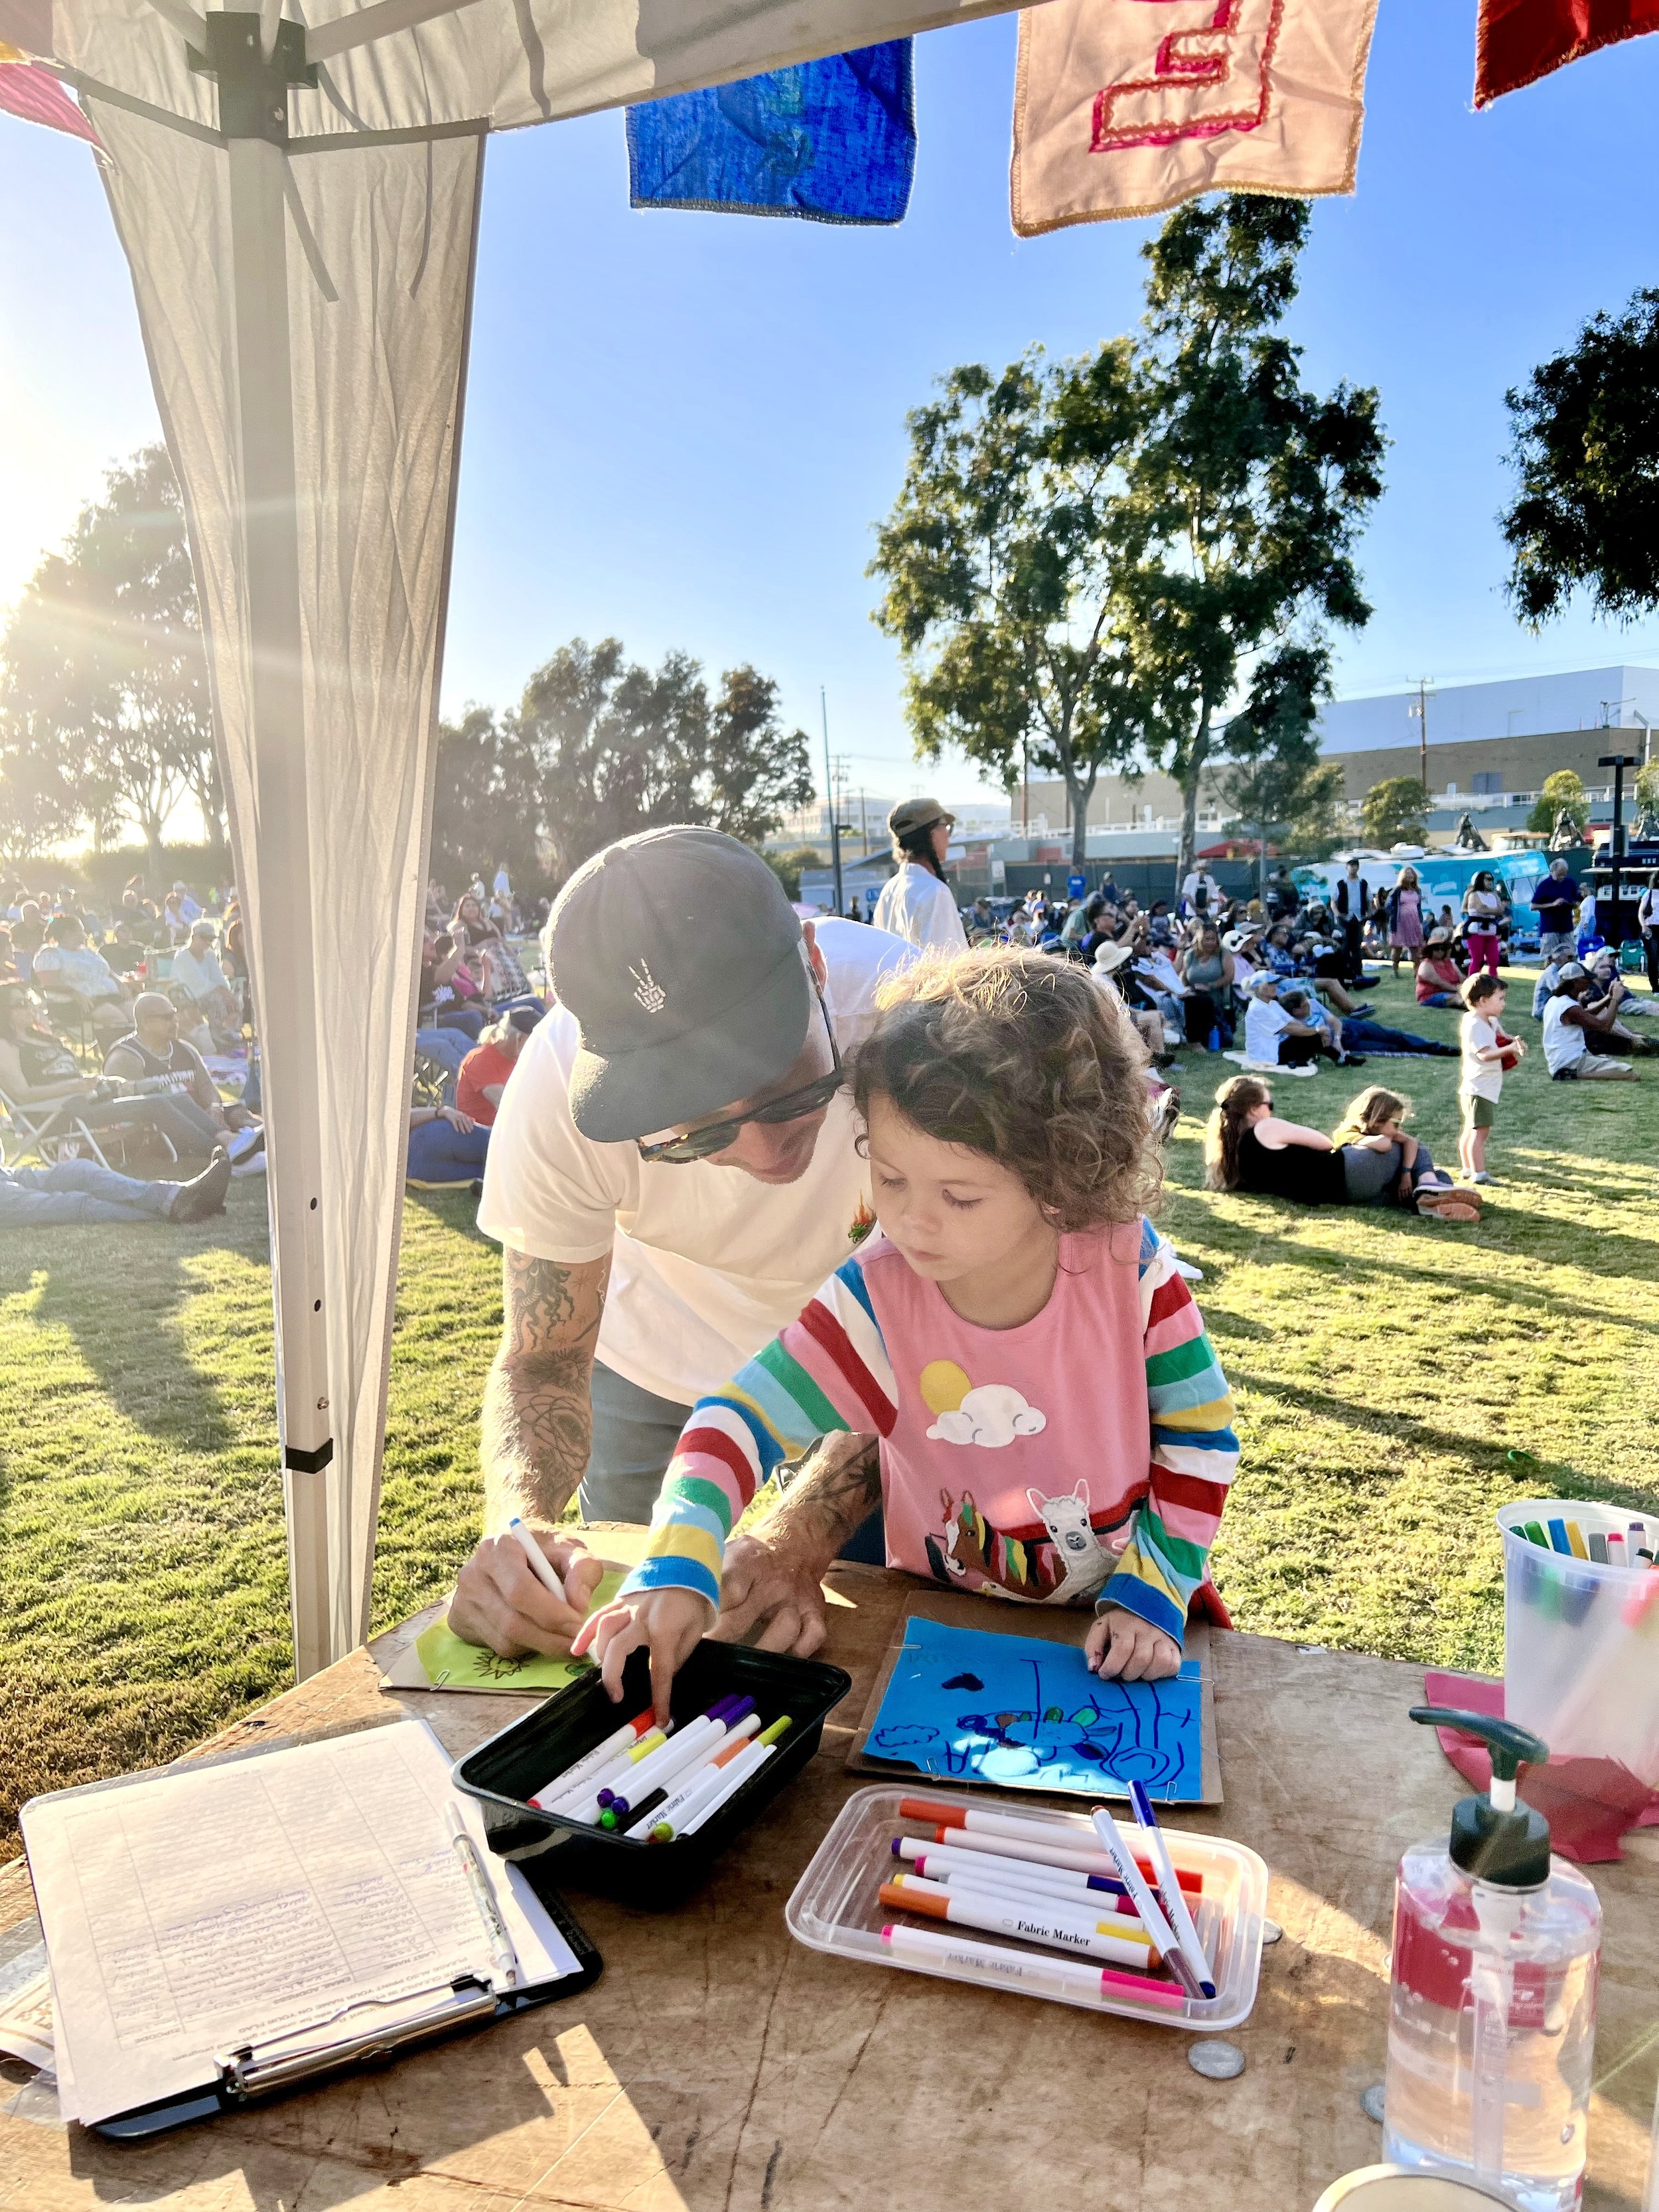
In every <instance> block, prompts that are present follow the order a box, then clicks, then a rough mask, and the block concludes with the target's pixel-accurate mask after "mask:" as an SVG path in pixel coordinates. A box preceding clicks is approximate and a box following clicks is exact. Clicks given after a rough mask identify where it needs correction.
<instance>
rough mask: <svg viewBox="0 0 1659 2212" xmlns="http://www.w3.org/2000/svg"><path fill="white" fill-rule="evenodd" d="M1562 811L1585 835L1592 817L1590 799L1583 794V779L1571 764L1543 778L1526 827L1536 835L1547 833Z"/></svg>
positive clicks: (1544, 835)
mask: <svg viewBox="0 0 1659 2212" xmlns="http://www.w3.org/2000/svg"><path fill="white" fill-rule="evenodd" d="M1563 814H1565V816H1566V817H1567V818H1568V820H1569V821H1570V822H1571V823H1572V826H1573V828H1574V829H1577V832H1578V834H1579V836H1583V833H1584V831H1585V829H1586V828H1587V827H1588V826H1589V818H1590V808H1589V799H1587V798H1586V797H1585V796H1584V779H1583V776H1581V775H1578V773H1577V770H1576V769H1570V768H1559V769H1556V771H1555V773H1554V775H1547V776H1546V777H1545V778H1544V787H1543V789H1542V790H1541V792H1540V793H1539V794H1538V796H1537V798H1536V799H1534V801H1533V809H1532V812H1531V813H1530V814H1529V815H1528V817H1527V827H1528V829H1530V830H1531V831H1532V832H1533V834H1534V836H1539V837H1547V836H1549V835H1550V833H1551V832H1552V831H1553V829H1554V828H1555V825H1556V823H1558V822H1559V820H1560V818H1561V817H1562V815H1563Z"/></svg>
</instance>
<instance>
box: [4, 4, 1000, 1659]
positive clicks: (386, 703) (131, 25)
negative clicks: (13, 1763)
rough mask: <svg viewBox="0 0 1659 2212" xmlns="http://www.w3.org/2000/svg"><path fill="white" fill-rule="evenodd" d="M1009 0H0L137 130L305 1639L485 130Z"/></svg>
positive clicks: (394, 1245) (415, 897)
mask: <svg viewBox="0 0 1659 2212" xmlns="http://www.w3.org/2000/svg"><path fill="white" fill-rule="evenodd" d="M1012 4H1017V0H374V4H371V5H367V6H362V7H353V6H349V5H346V6H341V5H339V4H338V3H337V0H321V4H320V5H312V6H310V7H309V8H308V9H307V11H306V12H307V14H308V15H309V17H310V18H311V20H309V21H305V22H301V21H300V20H298V18H299V15H300V13H301V9H300V8H299V7H298V6H296V5H295V0H261V5H260V7H259V9H258V12H257V13H238V12H232V11H229V10H211V11H210V12H209V13H207V14H206V15H198V14H197V12H196V10H195V9H194V8H193V7H192V6H191V4H189V0H0V39H5V40H9V41H10V42H11V43H12V44H14V45H16V46H21V47H22V48H23V50H24V51H25V52H29V53H33V54H34V55H37V56H39V57H40V58H41V59H43V60H46V61H47V62H48V63H49V64H51V65H52V66H53V67H54V68H55V69H56V70H58V74H59V75H60V76H62V77H63V78H64V81H65V82H68V83H69V84H70V85H72V86H73V87H74V88H76V91H77V92H78V94H79V95H80V98H81V100H82V106H84V108H85V110H86V112H87V114H88V117H89V118H90V119H91V121H92V123H93V125H94V127H95V128H96V130H97V131H98V133H99V136H100V138H101V140H102V141H103V143H104V146H105V148H106V149H107V152H108V154H109V156H110V164H109V167H108V168H107V170H106V180H107V187H108V191H109V197H110V204H111V207H112V211H113V214H114V216H115V222H116V225H117V228H118V231H119V233H120V237H121V242H122V245H123V246H124V247H125V252H126V256H127V259H128V261H129V263H130V264H131V270H132V276H133V285H134V289H135V292H136V294H137V304H138V313H139V319H140V321H141V324H142V326H143V334H144V342H145V345H146V348H147V350H148V354H149V365H150V373H151V376H152V378H153V380H154V383H155V396H156V399H157V402H158V404H159V405H160V408H161V419H162V422H163V425H164V427H165V430H166V435H167V445H168V447H169V450H170V451H171V453H172V455H173V464H174V466H175V467H176V469H177V471H178V474H179V482H180V483H181V485H182V487H183V490H184V496H185V507H186V511H187V513H188V516H189V524H190V537H191V551H192V554H193V556H194V560H195V564H196V573H197V585H198V587H199V590H200V594H201V602H202V612H203V620H204V629H205V632H206V638H207V647H208V658H209V666H210V674H211V679H212V684H213V689H214V696H215V701H216V713H217V726H218V741H219V745H220V750H221V762H222V770H223V776H224V784H225V789H226V792H227V793H228V800H229V810H230V818H231V834H232V839H233V843H234V851H235V858H236V868H237V882H238V884H239V886H240V891H241V895H242V902H243V908H244V912H245V915H246V924H247V928H246V938H247V946H248V951H249V959H250V965H251V968H252V979H253V996H254V1006H255V1012H256V1016H257V1019H258V1031H259V1036H260V1039H261V1044H262V1049H263V1080H264V1100H265V1113H266V1117H267V1127H268V1132H269V1139H268V1149H269V1152H270V1217H271V1256H272V1270H273V1275H274V1279H275V1304H276V1372H277V1400H278V1416H279V1424H280V1433H281V1439H282V1456H283V1482H284V1500H285V1508H286V1513H287V1521H288V1532H289V1583H290V1590H291V1596H292V1607H293V1622H294V1644H295V1662H296V1667H297V1669H298V1672H299V1674H301V1676H303V1675H306V1674H310V1673H313V1672H314V1671H315V1670H316V1669H317V1668H319V1667H323V1666H325V1665H327V1664H328V1663H329V1662H331V1660H334V1659H336V1658H337V1657H339V1656H341V1655H342V1654H343V1653H344V1652H346V1651H348V1650H350V1649H352V1647H353V1646H354V1645H355V1644H357V1643H359V1642H361V1640H362V1637H363V1635H364V1633H365V1632H366V1629H367V1626H368V1603H369V1582H370V1576H371V1572H372V1569H373V1565H374V1533H375V1522H376V1516H377V1513H378V1509H379V1501H380V1449H381V1437H382V1430H383V1426H384V1419H385V1410H386V1375H387V1366H388V1360H389V1355H390V1339H391V1329H392V1306H393V1297H394V1293H395V1289H396V1275H397V1251H398V1231H399V1225H400V1216H401V1206H402V1196H403V1175H404V1148H405V1143H406V1136H407V1126H408V1115H407V1103H408V1097H409V1070H410V1057H411V1053H412V1049H413V1031H414V1024H415V1006H416V991H417V986H418V981H419V950H420V933H421V926H422V911H423V906H424V898H423V890H424V883H425V873H426V860H427V852H428V834H429V814H430V806H431V793H432V781H433V760H434V749H435V745H434V741H435V728H436V721H437V708H438V690H439V671H440V665H441V655H442V646H443V632H444V618H445V610H446V603H447V591H448V581H449V565H450V552H451V544H452V540H453V520H454V508H455V485H456V477H457V471H458V468H459V457H460V443H461V409H462V401H463V397H464V394H465V384H466V354H467V333H468V325H469V320H470V315H471V290H472V272H473V266H474V260H475V252H476V243H477V228H478V210H479V194H480V185H481V180H482V174H483V147H484V140H485V137H486V136H487V134H488V133H489V131H500V130H507V129H513V128H517V127H519V126H520V125H526V124H533V123H543V122H550V121H552V120H555V119H556V118H559V117H562V116H570V115H576V114H580V113H583V112H587V111H589V110H592V109H596V108H602V107H611V106H618V105H620V104H622V103H623V102H624V101H629V100H641V99H646V98H651V97H653V96H658V95H660V94H665V93H671V92H679V91H686V90H690V89H692V88H696V87H698V86H702V85H707V84H714V83H720V82H727V81H730V80H732V79H734V78H738V77H744V76H752V75H755V74H757V72H759V71H761V70H768V69H774V68H777V67H780V66H782V65H783V64H787V63H791V62H797V61H805V60H808V59H811V58H814V57H816V56H818V55H821V54H826V53H835V52H846V51H848V50H850V49H853V48H855V47H858V46H866V45H870V44H872V43H873V42H874V41H876V40H882V39H889V38H896V37H900V36H902V35H904V34H906V33H911V32H915V31H921V30H925V29H928V28H930V27H935V26H937V25H939V24H943V23H947V22H954V21H965V20H967V19H968V18H969V17H972V16H975V15H990V14H995V13H997V12H999V11H1000V10H1001V9H1004V8H1006V7H1008V6H1010V5H1012Z"/></svg>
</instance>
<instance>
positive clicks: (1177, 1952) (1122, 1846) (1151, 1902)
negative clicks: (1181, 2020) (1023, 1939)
mask: <svg viewBox="0 0 1659 2212" xmlns="http://www.w3.org/2000/svg"><path fill="white" fill-rule="evenodd" d="M1093 1818H1094V1824H1095V1833H1096V1834H1097V1836H1098V1837H1099V1838H1100V1840H1101V1842H1102V1843H1103V1844H1104V1846H1105V1849H1106V1856H1107V1857H1108V1858H1109V1859H1110V1860H1111V1862H1112V1864H1113V1865H1114V1866H1115V1868H1116V1869H1117V1878H1118V1880H1119V1881H1121V1883H1122V1884H1123V1887H1124V1888H1125V1889H1126V1890H1127V1892H1128V1893H1129V1897H1130V1900H1131V1902H1132V1903H1133V1905H1134V1908H1135V1911H1137V1912H1138V1913H1139V1915H1140V1918H1141V1923H1142V1925H1143V1926H1144V1927H1145V1928H1146V1932H1147V1933H1148V1935H1149V1936H1151V1937H1152V1944H1153V1947H1154V1948H1155V1949H1157V1950H1158V1951H1161V1952H1162V1953H1163V1954H1164V1965H1165V1966H1168V1967H1169V1969H1170V1972H1171V1973H1172V1974H1174V1975H1175V1977H1176V1979H1177V1980H1178V1981H1181V1982H1183V1983H1185V1984H1187V1994H1188V1996H1194V1997H1196V1996H1202V1995H1203V1990H1202V1989H1201V1988H1199V1987H1196V1986H1194V1984H1195V1983H1196V1980H1197V1977H1196V1976H1195V1975H1194V1972H1193V1970H1192V1968H1191V1967H1190V1966H1188V1963H1187V1961H1186V1959H1185V1957H1184V1956H1183V1955H1182V1948H1181V1946H1180V1944H1179V1943H1178V1942H1176V1932H1175V1929H1173V1928H1171V1927H1170V1923H1169V1922H1168V1920H1167V1919H1165V1917H1164V1908H1163V1906H1162V1905H1160V1904H1159V1903H1158V1899H1156V1898H1155V1897H1154V1896H1153V1895H1152V1889H1151V1887H1150V1886H1149V1884H1148V1882H1147V1881H1146V1875H1143V1874H1142V1872H1141V1871H1140V1869H1139V1867H1138V1866H1137V1865H1136V1864H1135V1855H1134V1853H1133V1851H1132V1850H1130V1848H1129V1846H1128V1844H1126V1843H1125V1842H1124V1840H1123V1838H1122V1835H1121V1832H1119V1829H1118V1825H1117V1822H1116V1821H1115V1820H1114V1819H1113V1818H1112V1816H1111V1814H1109V1812H1108V1811H1107V1809H1106V1808H1105V1807H1104V1806H1103V1805H1097V1806H1096V1807H1095V1809H1094V1814H1093ZM1152 1863H1153V1864H1154V1865H1156V1864H1157V1863H1158V1862H1157V1861H1156V1860H1154V1861H1153V1862H1152Z"/></svg>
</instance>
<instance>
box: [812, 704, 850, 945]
mask: <svg viewBox="0 0 1659 2212" xmlns="http://www.w3.org/2000/svg"><path fill="white" fill-rule="evenodd" d="M818 713H819V714H820V715H821V716H822V717H823V804H824V806H825V809H826V810H827V811H828V813H829V867H830V872H831V873H832V875H833V877H834V879H835V887H836V909H835V910H836V914H837V915H841V914H844V913H845V912H846V910H847V901H846V899H845V898H844V896H842V882H841V823H840V820H839V818H838V817H839V815H840V811H841V810H840V808H839V807H838V806H837V805H836V784H835V778H834V777H833V776H832V775H830V773H829V703H828V702H827V701H826V700H825V698H824V696H823V684H819V686H818Z"/></svg>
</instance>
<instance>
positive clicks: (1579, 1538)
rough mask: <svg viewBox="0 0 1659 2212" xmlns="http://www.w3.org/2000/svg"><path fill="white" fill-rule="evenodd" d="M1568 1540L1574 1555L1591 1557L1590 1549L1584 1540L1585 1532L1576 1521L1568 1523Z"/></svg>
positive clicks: (1576, 1557)
mask: <svg viewBox="0 0 1659 2212" xmlns="http://www.w3.org/2000/svg"><path fill="white" fill-rule="evenodd" d="M1567 1542H1568V1543H1569V1545H1570V1546H1571V1548H1572V1556H1573V1557H1574V1559H1589V1548H1588V1547H1587V1546H1586V1544H1585V1542H1584V1532H1583V1529H1582V1528H1580V1527H1579V1525H1578V1523H1577V1522H1576V1521H1569V1522H1568V1523H1567Z"/></svg>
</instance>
